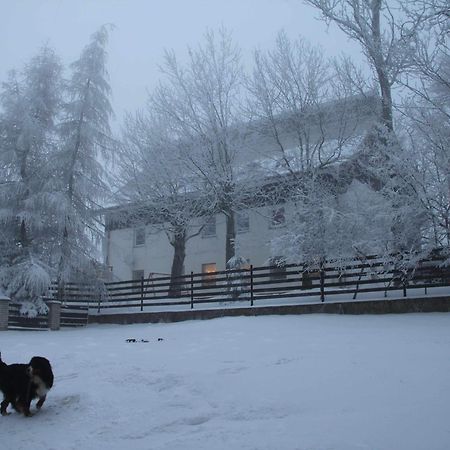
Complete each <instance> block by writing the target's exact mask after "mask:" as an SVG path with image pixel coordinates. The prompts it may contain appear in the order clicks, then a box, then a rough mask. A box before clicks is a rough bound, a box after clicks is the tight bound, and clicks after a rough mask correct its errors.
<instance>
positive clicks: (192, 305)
mask: <svg viewBox="0 0 450 450" xmlns="http://www.w3.org/2000/svg"><path fill="white" fill-rule="evenodd" d="M191 309H194V272H192V271H191Z"/></svg>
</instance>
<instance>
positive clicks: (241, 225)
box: [235, 211, 250, 233]
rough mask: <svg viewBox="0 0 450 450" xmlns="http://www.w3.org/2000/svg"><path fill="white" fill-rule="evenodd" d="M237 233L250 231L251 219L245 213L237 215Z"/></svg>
mask: <svg viewBox="0 0 450 450" xmlns="http://www.w3.org/2000/svg"><path fill="white" fill-rule="evenodd" d="M235 217H236V233H246V232H247V231H249V230H250V218H249V216H248V213H247V212H245V211H238V212H237V213H236V216H235Z"/></svg>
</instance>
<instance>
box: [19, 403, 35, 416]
mask: <svg viewBox="0 0 450 450" xmlns="http://www.w3.org/2000/svg"><path fill="white" fill-rule="evenodd" d="M16 409H17V411H18V412H20V413H21V414H23V415H24V416H25V417H31V416H32V415H33V414H31V411H30V405H29V404H26V403H22V402H20V401H17V402H16Z"/></svg>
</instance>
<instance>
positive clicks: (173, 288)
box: [168, 229, 186, 297]
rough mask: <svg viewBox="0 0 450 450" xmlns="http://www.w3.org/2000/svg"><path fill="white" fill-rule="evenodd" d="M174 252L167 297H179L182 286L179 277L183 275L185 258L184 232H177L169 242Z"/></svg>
mask: <svg viewBox="0 0 450 450" xmlns="http://www.w3.org/2000/svg"><path fill="white" fill-rule="evenodd" d="M171 244H172V246H173V249H174V252H173V260H172V269H171V271H170V286H169V292H168V295H169V297H178V296H180V295H181V290H182V286H181V284H179V283H181V279H180V278H178V277H181V276H182V275H183V266H184V259H185V257H186V230H184V229H183V230H179V231H177V232H176V233H175V234H174V237H173V241H172V242H171Z"/></svg>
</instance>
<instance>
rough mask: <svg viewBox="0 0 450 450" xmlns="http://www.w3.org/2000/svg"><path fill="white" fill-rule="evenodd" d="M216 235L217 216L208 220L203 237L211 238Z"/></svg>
mask: <svg viewBox="0 0 450 450" xmlns="http://www.w3.org/2000/svg"><path fill="white" fill-rule="evenodd" d="M215 235H216V216H211V217H208V219H206V222H205V225H204V226H203V230H202V237H211V236H215Z"/></svg>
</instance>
